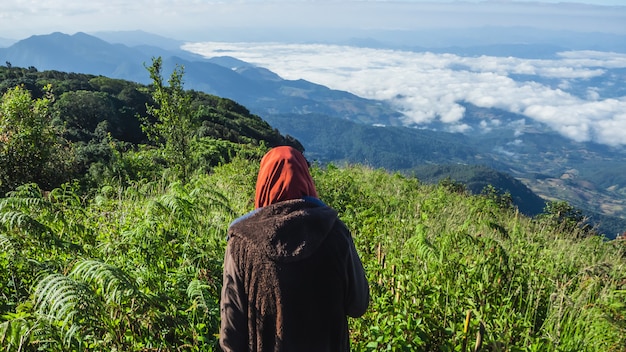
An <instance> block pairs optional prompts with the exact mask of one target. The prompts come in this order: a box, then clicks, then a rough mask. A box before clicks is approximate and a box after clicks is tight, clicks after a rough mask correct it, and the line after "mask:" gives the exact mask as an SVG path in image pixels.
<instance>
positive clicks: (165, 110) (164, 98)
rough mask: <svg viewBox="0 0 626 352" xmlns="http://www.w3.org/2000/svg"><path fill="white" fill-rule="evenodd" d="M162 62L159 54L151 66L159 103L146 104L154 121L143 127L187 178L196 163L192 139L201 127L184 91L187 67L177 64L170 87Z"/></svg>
mask: <svg viewBox="0 0 626 352" xmlns="http://www.w3.org/2000/svg"><path fill="white" fill-rule="evenodd" d="M162 65H163V62H162V60H161V58H160V57H159V58H153V59H152V66H150V67H147V69H148V71H149V72H150V78H151V79H152V89H153V91H152V98H153V100H154V103H155V105H154V106H153V105H149V104H148V105H146V108H147V112H148V115H149V116H150V117H151V118H152V120H150V119H144V121H143V122H144V123H143V126H142V129H143V131H144V132H145V133H146V135H147V136H148V139H149V140H150V141H151V142H153V143H156V144H157V145H159V146H161V147H164V150H165V156H166V158H167V159H168V163H169V164H170V167H173V168H175V169H176V170H177V171H178V172H179V174H180V175H181V176H182V178H183V179H186V178H187V177H188V176H189V172H190V165H191V164H192V163H191V162H190V161H191V160H190V159H191V155H190V154H191V142H192V140H193V136H194V131H195V129H196V127H197V126H196V123H195V119H194V116H193V114H192V111H191V97H190V95H189V94H187V93H186V92H185V91H184V90H183V73H184V68H183V67H181V66H178V65H177V66H176V68H175V69H174V70H173V72H172V74H171V76H170V78H169V80H168V84H169V86H165V85H164V83H163V77H162V76H161V70H162Z"/></svg>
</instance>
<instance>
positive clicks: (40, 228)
mask: <svg viewBox="0 0 626 352" xmlns="http://www.w3.org/2000/svg"><path fill="white" fill-rule="evenodd" d="M0 224H1V225H4V226H5V227H6V228H7V229H25V230H27V231H34V232H36V233H38V234H42V233H45V232H47V231H48V230H49V229H48V227H47V226H45V225H44V224H42V223H40V222H39V221H37V220H35V219H34V218H33V217H31V216H30V215H28V214H26V213H24V212H22V211H18V210H9V211H1V212H0Z"/></svg>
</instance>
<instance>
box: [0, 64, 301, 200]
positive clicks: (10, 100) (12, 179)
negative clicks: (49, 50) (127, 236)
mask: <svg viewBox="0 0 626 352" xmlns="http://www.w3.org/2000/svg"><path fill="white" fill-rule="evenodd" d="M160 65H161V62H160V58H159V59H155V61H154V62H153V65H152V66H150V67H147V70H146V76H148V75H149V74H152V76H151V78H153V83H152V84H151V85H142V84H138V83H134V82H130V81H125V80H119V79H111V78H107V77H103V76H94V75H88V74H77V73H66V72H59V71H43V72H39V71H38V70H37V69H36V68H34V67H29V68H20V67H13V66H11V64H10V63H7V64H6V66H0V96H1V97H2V111H1V115H0V118H1V120H0V121H1V123H2V125H1V126H2V129H0V132H1V135H0V138H1V139H0V146H1V147H2V149H0V166H1V167H0V173H1V175H0V194H5V193H6V192H7V191H10V190H12V189H14V188H15V187H16V186H19V185H21V184H24V183H29V182H34V183H37V184H39V185H41V186H42V187H44V188H45V189H52V188H55V187H58V186H59V185H61V184H63V183H64V182H68V181H71V180H80V182H82V183H85V184H86V185H89V184H91V185H93V184H96V183H100V182H103V181H105V180H106V179H112V178H116V179H118V180H124V179H126V180H130V179H136V178H137V177H145V176H147V175H146V172H148V173H150V172H151V173H152V177H158V174H159V173H160V172H161V171H162V170H163V169H164V168H166V167H168V166H171V165H168V163H167V158H168V155H162V151H160V150H159V148H158V147H160V146H162V145H161V143H162V142H164V141H163V140H162V138H160V137H163V136H152V137H154V138H150V137H151V136H150V135H149V130H150V128H151V127H150V126H152V125H154V124H158V123H159V121H158V119H159V118H163V119H166V120H167V119H169V118H170V117H171V118H174V119H181V118H182V119H186V120H188V122H189V123H188V125H186V127H185V130H184V131H181V133H182V135H181V136H180V137H181V138H183V139H184V140H186V141H188V142H190V143H191V144H190V145H189V155H187V156H186V158H187V159H186V160H185V161H184V164H186V165H187V166H186V168H187V169H189V170H206V169H207V168H210V167H212V166H215V165H217V164H218V163H220V162H226V161H228V160H229V159H230V157H231V156H232V154H233V153H234V150H237V149H240V148H241V146H242V145H250V146H259V145H261V144H263V145H267V146H274V145H280V144H288V145H293V146H295V147H297V148H298V149H301V150H302V149H303V147H302V145H301V144H300V143H299V142H298V141H297V140H295V139H294V138H291V137H289V136H283V135H281V134H280V133H279V132H278V130H276V129H274V128H272V127H271V126H270V125H269V124H268V123H267V122H265V121H263V120H262V119H261V118H260V117H259V116H256V115H253V114H251V113H250V112H249V111H248V110H247V109H246V108H245V107H244V106H242V105H240V104H238V103H236V102H235V101H232V100H229V99H225V98H220V97H217V96H213V95H209V94H206V93H202V92H198V91H193V90H184V89H183V81H182V75H183V73H184V71H183V70H184V68H183V67H179V68H177V70H178V71H176V72H173V73H172V76H171V77H170V78H169V80H168V81H165V80H164V79H163V77H162V75H161V72H160V70H161V67H160ZM155 68H156V69H157V71H150V70H151V69H153V70H154V69H155ZM177 75H178V76H179V77H178V81H176V80H175V79H176V78H177ZM173 79H174V80H173ZM159 89H162V93H164V95H162V96H161V100H159V98H158V97H156V96H155V92H157V91H158V90H159ZM172 92H178V93H180V96H181V98H183V100H182V102H184V106H178V107H174V106H162V105H163V104H168V103H171V101H167V99H168V94H170V93H172ZM155 98H156V99H155ZM150 109H152V110H150ZM168 109H169V110H168ZM172 109H173V110H172ZM177 109H178V110H177ZM158 111H161V112H162V114H160V115H159V113H158ZM155 112H157V113H156V115H155ZM182 115H186V116H182ZM181 121H182V120H178V122H181ZM168 123H169V124H170V126H166V125H162V126H161V129H162V132H164V131H165V130H166V129H167V128H170V127H174V128H176V127H178V129H181V128H182V126H176V124H177V122H176V121H175V120H171V121H169V122H166V124H168ZM35 125H37V126H38V127H35ZM152 132H154V131H152ZM157 134H158V133H157ZM29 148H30V149H29ZM177 152H178V151H176V152H175V153H177ZM170 156H171V155H170ZM161 166H162V167H161Z"/></svg>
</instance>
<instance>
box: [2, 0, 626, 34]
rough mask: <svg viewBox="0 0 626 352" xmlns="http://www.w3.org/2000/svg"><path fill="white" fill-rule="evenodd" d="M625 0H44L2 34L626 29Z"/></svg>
mask: <svg viewBox="0 0 626 352" xmlns="http://www.w3.org/2000/svg"><path fill="white" fill-rule="evenodd" d="M624 23H626V6H624V4H622V1H621V0H587V1H569V2H567V3H565V2H558V1H546V0H544V1H535V2H528V1H524V2H522V1H376V0H370V1H354V0H350V1H348V0H339V1H299V0H283V1H254V0H247V1H219V2H217V1H216V2H213V1H207V2H198V1H197V0H176V1H174V0H161V1H159V2H157V3H154V1H147V0H138V1H134V2H126V1H121V0H106V1H104V0H95V1H89V2H84V1H79V0H69V1H68V0H65V1H62V0H46V1H41V2H37V3H36V4H35V3H28V2H22V1H18V2H11V3H6V4H3V6H2V9H1V10H0V37H3V38H7V39H14V40H21V39H24V38H27V37H29V36H31V35H40V34H49V33H52V32H63V33H68V34H73V33H76V32H87V33H93V32H98V31H129V30H144V31H146V32H150V33H155V34H158V35H161V36H165V37H169V38H172V39H178V40H183V41H214V40H221V39H220V38H217V36H219V35H223V36H225V37H224V38H225V39H227V40H251V38H253V37H254V36H255V35H258V34H259V33H264V35H265V36H266V37H265V38H264V39H267V37H271V36H272V35H274V36H276V37H277V38H281V37H283V38H284V37H288V36H289V32H290V31H294V32H296V33H298V34H297V35H298V36H300V37H302V38H303V40H309V41H311V40H313V41H314V40H327V39H328V37H332V36H335V37H341V36H346V35H349V34H350V32H351V31H355V32H363V31H371V30H375V31H394V30H404V31H411V30H445V29H458V28H470V27H472V28H476V27H484V26H507V27H514V26H524V27H533V28H537V29H540V30H541V29H545V30H572V31H576V32H598V33H610V34H620V35H626V25H624Z"/></svg>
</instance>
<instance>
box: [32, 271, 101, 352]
mask: <svg viewBox="0 0 626 352" xmlns="http://www.w3.org/2000/svg"><path fill="white" fill-rule="evenodd" d="M95 306H96V303H95V299H94V296H93V292H91V291H90V290H89V288H88V287H87V285H85V284H84V283H82V282H78V281H76V280H73V279H72V278H69V277H67V276H65V275H61V274H50V275H48V276H46V277H44V278H43V279H41V280H40V281H39V282H38V283H37V286H36V287H35V309H36V311H37V313H39V314H41V315H42V316H43V317H45V318H46V319H47V320H50V321H52V322H55V323H56V324H58V325H59V326H60V327H61V328H62V329H63V330H64V331H65V338H64V340H65V344H66V345H69V344H70V343H71V341H72V339H74V338H77V339H78V336H79V332H83V331H85V330H87V329H91V328H93V327H94V326H93V325H94V324H93V323H94V321H93V318H94V316H95V314H92V312H93V308H94V307H95Z"/></svg>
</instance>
